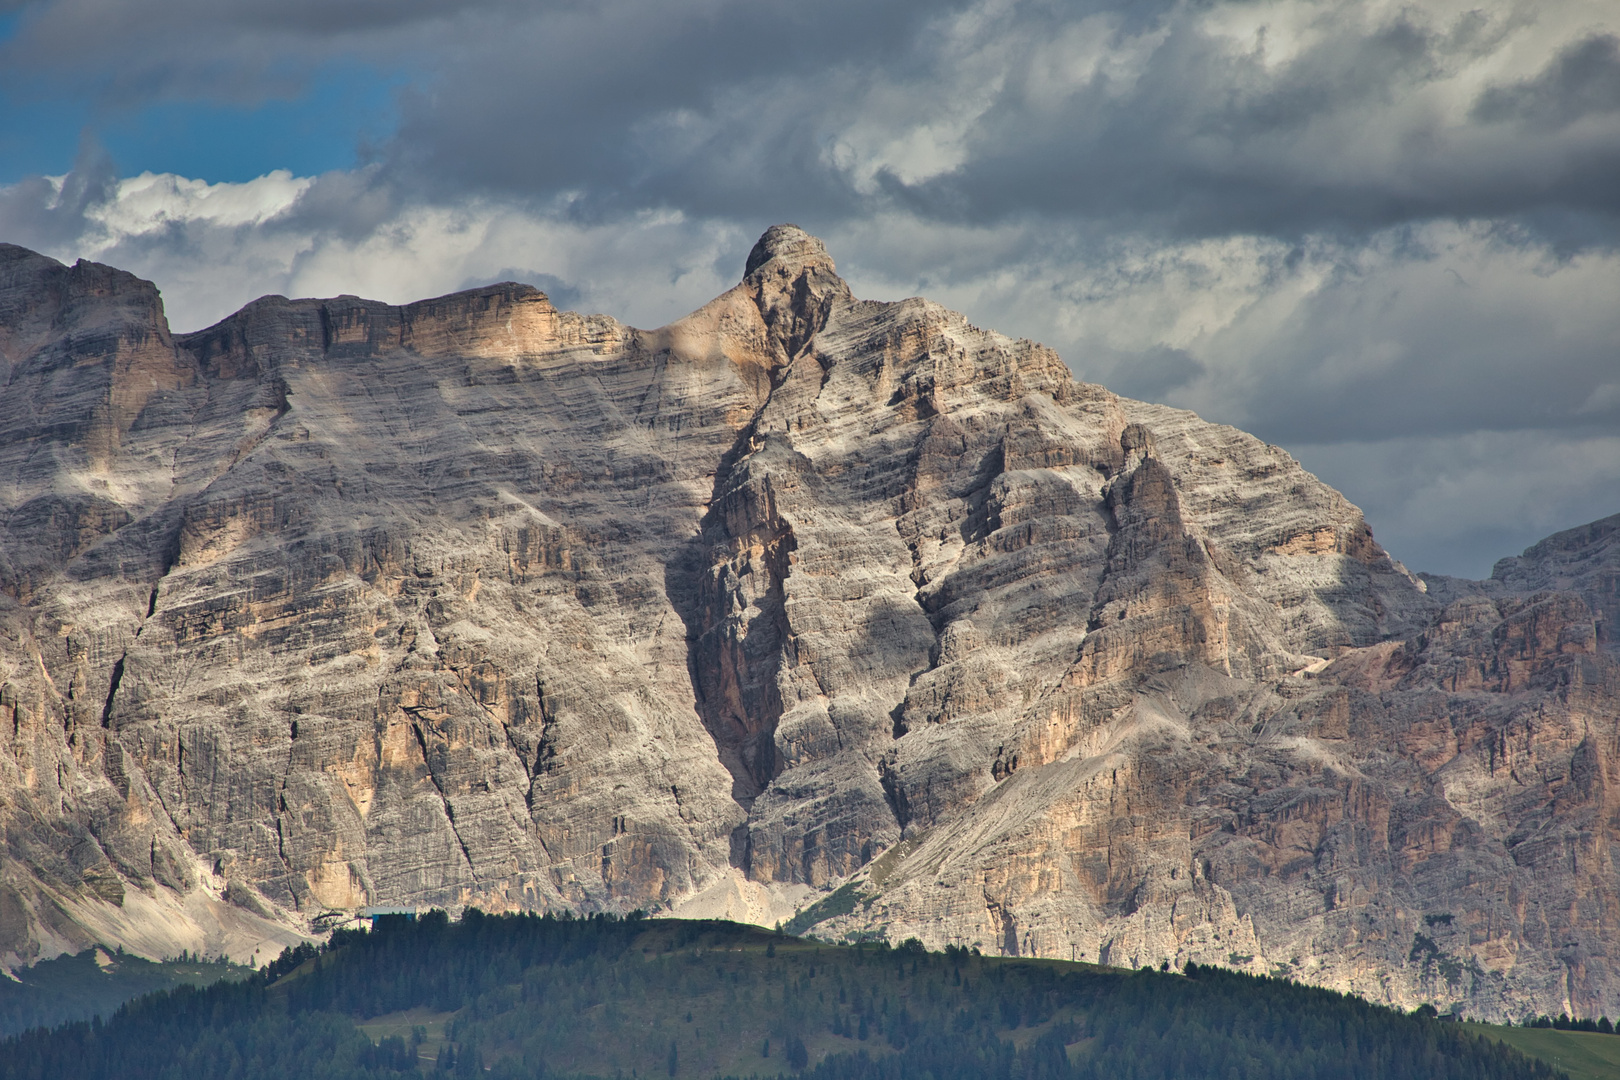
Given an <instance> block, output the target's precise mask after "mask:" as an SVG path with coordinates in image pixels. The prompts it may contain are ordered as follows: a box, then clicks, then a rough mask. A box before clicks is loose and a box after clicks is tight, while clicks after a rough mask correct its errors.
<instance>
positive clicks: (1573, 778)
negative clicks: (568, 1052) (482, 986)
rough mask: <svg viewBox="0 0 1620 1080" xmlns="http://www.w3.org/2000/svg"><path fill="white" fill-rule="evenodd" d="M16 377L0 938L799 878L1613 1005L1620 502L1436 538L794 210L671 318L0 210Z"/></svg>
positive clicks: (1618, 988)
mask: <svg viewBox="0 0 1620 1080" xmlns="http://www.w3.org/2000/svg"><path fill="white" fill-rule="evenodd" d="M0 376H3V381H4V391H3V394H0V521H3V523H4V524H3V529H0V734H4V736H5V741H4V745H3V749H0V785H3V787H0V822H3V824H4V828H5V836H6V844H7V854H6V858H5V861H4V863H3V865H0V954H3V956H4V957H9V958H10V959H11V961H13V962H15V961H16V960H19V959H26V958H29V957H32V956H35V955H40V954H42V953H47V952H53V951H59V950H60V949H61V948H65V947H70V946H76V945H78V944H79V943H81V942H85V941H88V940H90V939H92V938H96V939H100V940H105V941H107V942H108V943H110V944H111V943H124V944H126V945H129V946H130V947H139V948H146V949H148V950H149V951H159V952H162V951H169V952H174V951H178V949H179V948H181V947H186V948H198V947H199V946H200V947H203V948H205V949H207V948H215V949H220V948H231V949H235V950H236V951H238V952H239V953H240V952H242V951H247V950H249V949H251V947H252V945H253V944H258V943H259V942H266V943H268V942H273V941H279V940H285V939H287V938H288V937H290V936H291V935H293V934H295V933H297V932H300V931H305V930H307V929H309V928H310V926H311V925H312V924H313V925H315V926H319V925H320V924H321V922H322V917H323V916H325V915H326V914H327V913H329V912H337V911H342V910H347V909H352V908H355V907H359V906H363V905H368V904H398V903H408V902H416V903H425V904H440V905H451V906H453V905H457V904H469V903H477V904H479V905H481V906H484V907H487V908H516V907H531V908H570V909H576V910H601V909H616V910H627V909H630V908H635V907H657V908H661V909H674V910H677V911H682V910H685V911H698V910H706V909H703V908H702V905H703V904H704V903H707V902H708V901H706V900H705V899H704V898H705V897H714V896H718V895H720V894H721V893H725V894H726V895H733V894H735V895H737V896H742V895H744V894H745V893H746V894H747V895H748V896H750V897H753V899H751V900H749V903H750V904H752V905H754V906H755V907H757V908H758V909H759V910H761V911H765V910H770V909H771V904H772V903H776V904H777V909H778V910H779V909H780V905H781V904H784V903H789V902H791V901H792V900H793V899H794V898H799V897H803V898H809V899H814V898H815V896H816V895H817V893H816V890H820V889H824V888H828V887H831V886H835V885H838V884H841V883H845V882H853V884H854V887H855V889H856V890H858V891H859V894H860V897H861V902H860V903H858V904H857V905H856V906H855V908H854V910H852V911H849V912H847V913H845V914H839V915H834V916H833V917H831V918H829V919H826V920H824V921H822V922H821V923H819V924H818V925H817V927H816V932H817V933H820V934H825V935H837V934H844V933H854V932H865V931H872V930H880V931H882V932H884V933H886V934H887V935H888V936H889V937H891V938H895V939H898V938H903V937H908V936H911V935H916V936H918V937H921V938H922V939H923V940H924V941H926V942H928V943H929V944H931V945H935V946H940V945H943V944H946V943H952V942H954V943H961V944H968V945H978V946H979V947H980V948H982V949H986V950H995V951H1004V952H1009V953H1019V954H1038V955H1046V956H1060V957H1064V958H1070V957H1076V958H1085V959H1091V960H1098V959H1101V960H1104V961H1107V962H1111V963H1131V964H1138V963H1144V962H1152V963H1158V962H1159V961H1160V960H1163V959H1169V960H1172V961H1173V962H1176V963H1180V962H1181V961H1182V960H1185V959H1188V958H1191V959H1195V960H1198V961H1200V962H1217V963H1225V964H1229V965H1234V966H1244V967H1251V968H1254V969H1259V970H1268V971H1269V970H1283V971H1286V972H1287V973H1289V974H1290V975H1293V976H1295V977H1299V978H1303V979H1306V980H1309V981H1313V982H1318V983H1322V984H1325V985H1330V986H1335V987H1340V988H1345V989H1353V990H1356V991H1358V992H1360V993H1363V994H1366V995H1367V996H1369V997H1372V998H1374V999H1376V1000H1387V1001H1391V1002H1394V1003H1398V1004H1401V1005H1404V1006H1411V1005H1414V1004H1416V1003H1418V1002H1419V1001H1433V1002H1436V1003H1438V1004H1442V1005H1449V1004H1452V1003H1455V1002H1465V1003H1467V1008H1468V1010H1469V1011H1470V1012H1472V1013H1475V1014H1479V1015H1485V1016H1503V1015H1511V1016H1514V1017H1517V1016H1520V1015H1522V1014H1523V1013H1524V1012H1526V1011H1529V1010H1531V1009H1534V1010H1536V1011H1538V1012H1540V1011H1546V1012H1558V1011H1560V1010H1562V1009H1569V1010H1571V1011H1574V1012H1578V1013H1579V1014H1581V1015H1586V1014H1594V1015H1595V1014H1596V1013H1598V1012H1604V1011H1606V1012H1608V1013H1611V1014H1613V1013H1617V1012H1620V978H1617V977H1616V976H1615V975H1614V973H1613V971H1614V964H1613V960H1612V957H1613V951H1614V950H1615V949H1616V948H1617V947H1620V875H1617V873H1616V869H1615V866H1614V865H1613V862H1612V855H1611V853H1612V851H1613V850H1614V840H1615V836H1616V829H1617V816H1616V812H1617V810H1620V801H1617V797H1616V795H1615V794H1613V792H1614V791H1615V790H1616V785H1617V781H1620V764H1617V757H1620V728H1617V722H1616V721H1617V714H1620V667H1617V665H1616V659H1615V654H1614V649H1613V634H1612V629H1611V623H1610V621H1608V620H1610V619H1612V611H1611V609H1613V608H1614V607H1615V606H1617V604H1620V599H1617V591H1616V590H1617V585H1616V582H1617V581H1620V541H1617V536H1620V518H1611V519H1608V520H1607V521H1604V522H1598V523H1595V524H1594V525H1591V526H1588V527H1586V528H1585V529H1582V530H1574V531H1573V532H1571V533H1566V534H1560V535H1559V536H1557V537H1553V538H1551V539H1549V540H1547V541H1544V542H1543V543H1542V544H1540V545H1537V546H1536V547H1534V548H1532V549H1530V550H1529V551H1528V552H1526V553H1525V554H1524V555H1523V556H1522V557H1520V558H1518V559H1510V560H1504V561H1503V563H1501V564H1499V566H1498V568H1497V571H1496V574H1495V576H1494V577H1493V578H1492V580H1491V581H1488V582H1461V581H1456V580H1453V579H1441V578H1436V579H1427V580H1426V581H1422V582H1420V581H1419V580H1417V579H1415V578H1413V577H1412V576H1411V575H1409V574H1408V573H1407V572H1406V571H1405V570H1404V569H1403V568H1402V567H1400V566H1399V565H1398V564H1397V563H1394V562H1393V561H1391V560H1390V558H1389V557H1388V556H1387V555H1386V554H1385V553H1384V551H1383V550H1382V549H1381V548H1380V547H1379V546H1378V545H1377V544H1376V543H1375V542H1374V541H1373V539H1372V534H1371V532H1370V530H1369V529H1368V527H1367V525H1366V523H1365V522H1364V521H1363V520H1362V518H1361V515H1360V512H1359V511H1357V510H1356V508H1355V507H1353V506H1351V505H1350V504H1349V503H1348V502H1346V501H1345V500H1344V499H1343V498H1342V497H1341V496H1340V495H1339V494H1338V493H1336V492H1334V491H1333V490H1331V489H1330V488H1328V487H1326V486H1325V485H1323V484H1321V483H1320V482H1319V481H1317V480H1316V479H1315V478H1314V477H1312V476H1310V475H1309V474H1308V473H1306V472H1304V471H1303V470H1302V469H1301V468H1300V467H1299V466H1298V464H1297V463H1295V462H1294V461H1293V460H1292V459H1291V458H1289V457H1288V456H1287V455H1286V454H1285V453H1283V452H1282V451H1280V450H1278V449H1276V448H1275V447H1269V446H1266V445H1264V444H1262V443H1260V442H1258V441H1257V440H1255V439H1254V438H1252V437H1250V436H1248V435H1245V434H1243V433H1242V432H1239V431H1236V430H1234V429H1232V428H1226V427H1219V426H1215V425H1211V424H1207V423H1204V422H1203V421H1201V420H1199V419H1198V418H1197V417H1195V416H1193V415H1192V414H1189V413H1186V412H1180V411H1177V410H1173V409H1168V408H1164V407H1161V406H1156V405H1149V404H1144V403H1141V402H1134V401H1129V400H1126V399H1122V398H1118V397H1116V396H1114V395H1113V394H1110V393H1109V392H1108V391H1106V390H1104V389H1102V388H1101V387H1097V386H1090V385H1086V384H1083V383H1078V382H1076V381H1074V379H1073V378H1072V377H1071V376H1070V374H1069V372H1068V369H1067V368H1066V367H1065V366H1064V365H1063V364H1062V362H1061V361H1060V360H1059V359H1058V357H1057V356H1056V354H1054V353H1053V352H1051V351H1050V350H1048V349H1045V348H1043V347H1041V346H1039V345H1036V344H1033V343H1031V342H1027V341H1012V340H1009V339H1007V338H1004V337H1002V336H1000V335H998V334H995V333H993V332H988V331H984V330H980V329H978V328H976V327H973V326H971V325H969V324H968V323H967V322H966V321H965V320H964V319H963V318H962V317H961V316H960V315H957V314H955V313H952V312H949V311H947V310H945V309H943V308H941V307H939V306H937V305H935V304H931V303H929V302H927V301H924V300H915V299H914V300H907V301H903V302H900V303H896V304H879V303H871V302H865V301H860V300H857V299H855V298H854V297H853V296H852V295H851V293H850V291H849V289H848V287H847V286H846V285H845V284H844V282H843V281H842V280H840V279H839V278H838V276H837V273H836V270H835V268H834V265H833V262H832V260H831V258H830V257H829V256H828V254H827V252H826V250H825V249H824V248H823V247H822V245H821V243H820V241H818V240H816V239H815V238H813V237H811V236H809V235H808V234H806V233H804V232H802V231H801V230H798V229H796V228H793V227H792V226H777V227H775V228H773V229H771V230H770V231H768V232H767V233H766V234H765V236H764V237H762V238H761V240H760V243H759V244H758V245H756V247H755V249H754V251H753V252H752V253H751V254H750V256H749V258H748V262H747V267H746V271H745V277H744V279H743V281H742V283H741V284H739V285H738V286H737V287H736V288H735V289H732V290H731V291H730V292H728V293H726V294H725V295H723V296H721V297H719V298H718V299H716V300H715V301H713V302H712V303H710V304H709V305H707V306H706V307H704V308H702V309H701V310H699V311H697V312H695V313H694V314H692V315H690V316H688V317H687V318H685V319H682V320H680V321H679V322H676V323H673V324H671V325H670V326H666V327H663V328H661V329H658V330H653V331H642V330H636V329H632V328H630V327H626V326H622V325H620V324H618V323H616V322H614V321H613V320H612V319H609V318H606V317H603V316H580V315H575V314H571V313H566V312H559V311H557V310H556V309H555V308H553V307H552V305H551V304H550V303H549V301H547V299H546V298H545V297H544V296H543V295H542V294H540V293H538V292H536V291H535V290H534V289H532V288H529V287H527V286H522V285H514V284H505V285H497V286H492V287H490V288H485V289H478V290H473V291H471V292H466V293H459V294H456V295H454V296H448V297H442V298H439V299H436V300H428V301H422V302H420V303H416V304H411V305H408V306H405V307H393V306H389V305H385V304H379V303H374V302H370V301H365V300H359V299H356V298H353V297H340V298H338V299H335V300H324V301H322V300H286V299H283V298H281V297H267V298H264V299H262V300H259V301H256V302H255V303H253V304H250V305H249V306H248V307H246V308H244V309H243V310H242V311H241V312H239V313H237V314H236V315H234V316H232V317H231V318H229V319H227V320H225V321H224V322H222V323H220V324H219V325H217V326H214V327H211V328H209V329H207V330H204V331H201V332H199V333H196V334H191V335H186V336H182V337H172V336H171V335H170V334H169V332H168V329H167V326H166V324H165V322H164V320H163V316H162V308H161V304H160V302H159V300H158V297H157V293H156V290H155V289H154V288H153V287H152V286H151V285H150V284H148V283H145V282H141V281H139V280H137V279H135V278H133V277H130V276H129V275H127V274H122V273H121V272H119V271H116V270H112V269H109V268H106V267H100V266H95V265H93V264H86V263H80V264H78V265H77V266H75V267H72V268H68V267H63V266H61V265H60V264H57V263H55V262H53V261H51V260H49V259H45V258H43V257H41V256H38V255H34V254H32V253H30V252H26V251H23V250H22V249H20V248H14V247H3V246H0ZM1605 613H1608V614H1607V615H1606V614H1605ZM741 875H746V877H747V878H748V879H749V880H748V881H746V882H742V883H741V884H739V882H738V878H739V876H741ZM728 890H729V892H728ZM761 897H767V898H768V897H775V898H776V900H775V901H770V900H768V899H765V900H762V899H760V898H761ZM165 935H167V936H165Z"/></svg>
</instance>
